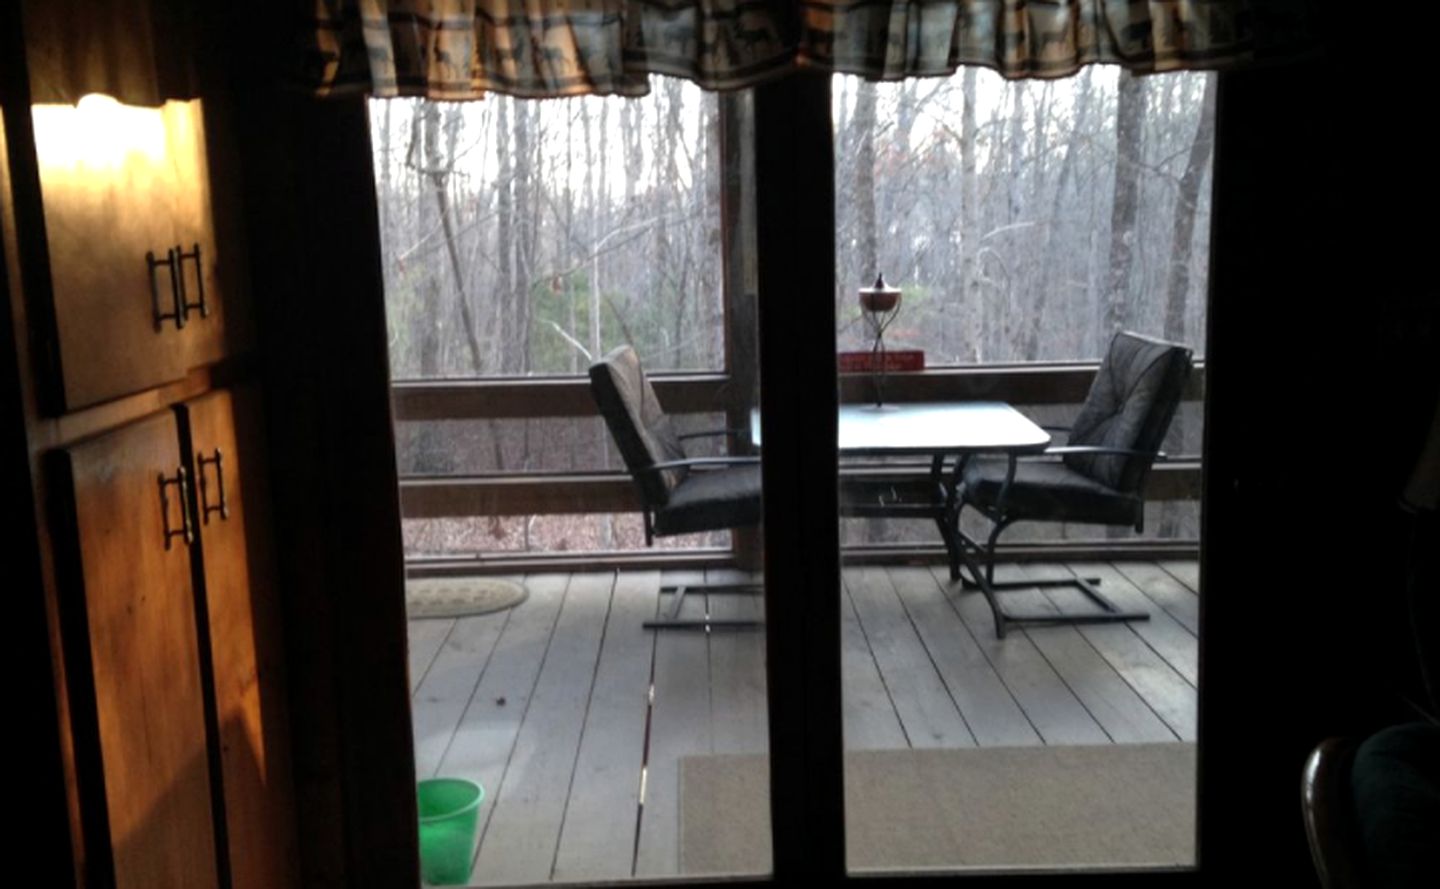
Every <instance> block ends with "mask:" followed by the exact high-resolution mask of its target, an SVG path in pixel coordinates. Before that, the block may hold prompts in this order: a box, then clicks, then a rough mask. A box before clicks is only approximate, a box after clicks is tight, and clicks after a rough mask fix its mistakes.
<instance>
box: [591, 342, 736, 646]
mask: <svg viewBox="0 0 1440 889" xmlns="http://www.w3.org/2000/svg"><path fill="white" fill-rule="evenodd" d="M590 393H591V395H593V396H594V398H595V404H596V405H597V406H598V407H599V409H600V415H601V416H602V417H604V418H605V425H606V426H607V427H609V429H610V435H611V436H612V437H613V438H614V439H615V446H616V448H617V449H618V450H619V451H620V457H621V459H623V460H624V461H625V467H626V469H628V470H629V472H630V477H631V479H632V480H633V481H634V483H635V489H636V491H637V493H638V494H639V495H640V507H641V510H642V512H643V513H644V517H645V545H646V546H650V545H651V544H652V543H653V542H654V539H655V538H656V537H666V536H669V535H674V534H696V533H701V532H705V531H721V530H728V529H734V528H746V527H752V526H755V525H758V524H759V523H760V516H761V506H760V490H761V482H760V458H758V457H743V456H726V457H687V456H686V455H685V450H684V448H683V447H682V445H681V443H682V442H683V441H686V440H688V439H692V438H700V437H706V436H719V435H729V434H730V431H729V430H723V429H722V430H714V431H709V432H697V433H692V434H689V435H678V434H676V432H675V428H674V426H673V425H672V424H671V422H670V418H669V417H668V416H666V415H665V412H664V410H663V409H662V408H661V407H660V401H659V399H658V398H656V396H655V390H654V388H653V387H652V386H651V385H650V381H649V380H648V379H646V378H645V372H644V370H643V369H642V368H641V366H640V357H639V356H638V355H637V354H635V350H634V349H633V348H631V347H630V346H621V347H619V348H617V349H615V350H613V351H612V352H610V353H609V354H608V355H606V356H605V357H603V358H601V359H600V360H599V361H597V362H595V363H594V364H592V365H590ZM760 590H761V587H760V586H759V585H757V584H688V583H687V584H676V585H674V586H666V587H662V588H661V592H673V593H674V594H675V599H674V603H673V605H672V607H671V608H670V612H669V614H668V615H667V616H666V617H665V618H663V619H659V620H651V621H646V622H645V627H646V628H650V629H702V630H706V631H708V630H711V629H720V628H728V629H742V628H749V627H757V626H759V625H760V623H759V622H758V621H753V620H715V619H712V618H710V617H709V615H708V614H707V615H706V616H705V617H704V618H703V619H682V618H680V617H679V614H680V608H681V605H682V604H683V602H684V599H685V595H686V593H688V592H701V593H738V594H757V593H759V592H760Z"/></svg>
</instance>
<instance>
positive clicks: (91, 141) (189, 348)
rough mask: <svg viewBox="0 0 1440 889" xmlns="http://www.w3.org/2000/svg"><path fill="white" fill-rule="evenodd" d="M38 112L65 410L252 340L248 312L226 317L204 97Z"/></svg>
mask: <svg viewBox="0 0 1440 889" xmlns="http://www.w3.org/2000/svg"><path fill="white" fill-rule="evenodd" d="M32 119H33V123H34V128H35V150H36V160H37V163H38V168H39V176H40V190H41V197H42V201H43V207H44V222H45V235H46V243H47V247H48V250H49V260H50V262H49V271H50V297H51V299H50V305H49V306H48V307H47V308H48V311H46V312H43V313H39V315H40V317H41V318H43V319H45V320H48V321H49V322H50V325H51V326H53V331H52V332H51V333H52V339H51V342H52V348H51V349H50V350H49V352H50V354H49V356H48V357H49V359H50V361H51V363H52V364H53V365H54V367H53V373H52V374H50V376H51V377H52V382H53V383H54V384H55V387H56V391H55V392H54V393H53V395H52V400H53V401H55V402H56V407H57V408H58V409H63V410H74V409H76V408H80V407H85V406H88V405H93V404H97V403H100V402H103V401H107V400H110V399H113V398H116V397H119V396H122V395H127V394H130V393H133V392H139V391H142V390H145V389H149V388H153V387H155V386H159V385H162V384H164V383H167V382H170V381H173V380H177V379H180V378H182V377H183V376H184V375H185V374H186V372H188V371H189V370H190V369H192V368H195V367H200V366H203V365H206V364H210V363H213V362H215V361H217V360H219V359H220V358H222V357H224V356H225V355H227V354H231V353H232V352H233V351H235V350H236V349H238V348H239V347H241V346H243V343H236V342H234V341H233V340H235V339H236V333H235V331H239V330H244V329H245V328H246V327H247V325H246V324H245V323H244V321H243V319H240V322H239V323H236V324H230V323H227V295H226V294H225V293H223V292H222V286H221V281H222V277H221V265H220V263H221V261H222V258H223V253H224V250H223V247H222V245H219V244H217V243H216V238H215V226H214V223H213V213H212V203H211V189H210V170H209V166H208V163H207V151H206V123H205V114H204V110H203V108H202V106H201V103H200V101H198V100H196V101H192V102H169V103H167V104H166V105H164V106H163V107H160V108H132V107H126V106H121V105H119V104H118V103H115V102H114V101H113V100H108V99H104V98H101V97H87V99H85V100H82V101H81V102H80V104H79V105H78V106H73V107H72V106H52V105H37V106H34V108H33V109H32ZM232 302H233V300H232ZM229 310H230V312H231V313H232V314H233V313H234V311H235V309H234V306H233V305H231V306H229ZM231 327H234V328H235V330H234V331H232V330H230V328H231Z"/></svg>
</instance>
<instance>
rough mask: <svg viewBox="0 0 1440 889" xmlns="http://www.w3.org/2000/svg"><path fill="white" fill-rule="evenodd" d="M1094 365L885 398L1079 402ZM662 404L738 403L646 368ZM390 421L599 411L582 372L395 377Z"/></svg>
mask: <svg viewBox="0 0 1440 889" xmlns="http://www.w3.org/2000/svg"><path fill="white" fill-rule="evenodd" d="M1098 367H1099V365H1098V364H1097V363H1037V364H1012V365H983V366H974V367H944V368H932V369H930V370H923V371H913V372H905V373H894V374H890V375H889V376H888V378H887V380H886V383H885V397H886V398H887V399H888V400H890V401H894V402H896V403H907V402H916V401H1008V402H1009V403H1011V404H1079V403H1080V402H1082V401H1084V400H1085V395H1086V393H1088V392H1089V391H1090V383H1091V381H1093V380H1094V378H1095V371H1096V369H1097V368H1098ZM650 379H651V382H652V383H653V384H654V386H655V394H656V395H657V396H658V397H659V399H660V404H661V406H662V407H663V408H664V409H665V410H666V411H667V412H669V413H673V414H700V413H718V412H723V411H726V410H729V409H734V408H736V407H742V406H743V405H744V404H745V396H746V393H737V392H732V391H730V378H729V377H728V376H727V375H725V374H721V373H676V374H660V373H657V374H651V375H650ZM1204 386H1205V366H1204V363H1203V362H1197V363H1196V367H1195V372H1194V373H1192V374H1191V375H1190V381H1189V384H1188V386H1187V387H1186V391H1185V395H1184V398H1185V400H1187V401H1198V400H1200V399H1201V398H1202V397H1203V393H1204ZM870 387H871V380H870V376H869V375H868V374H842V375H841V377H840V398H841V401H842V402H845V403H857V402H864V401H866V400H867V399H869V398H870V397H871V391H872V390H871V388H870ZM391 388H392V391H393V394H394V403H395V419H396V420H399V421H405V422H408V421H423V420H499V419H539V418H545V417H593V416H596V415H597V414H598V412H597V411H596V409H595V401H594V399H593V398H592V397H591V395H590V382H589V380H587V379H585V378H583V377H509V378H503V379H501V378H496V379H483V380H482V379H454V380H399V381H396V382H395V383H394V384H393V385H392V387H391Z"/></svg>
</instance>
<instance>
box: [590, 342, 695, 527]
mask: <svg viewBox="0 0 1440 889" xmlns="http://www.w3.org/2000/svg"><path fill="white" fill-rule="evenodd" d="M590 394H591V395H592V396H594V398H595V404H596V406H597V407H599V408H600V415H601V416H602V417H604V418H605V425H606V426H608V427H609V428H610V435H611V436H612V437H613V438H614V439H615V446H616V447H617V448H618V449H619V451H620V457H621V458H622V459H623V460H624V461H625V468H626V469H628V470H630V475H631V476H633V477H634V479H635V483H636V485H638V486H639V488H640V496H641V499H642V500H643V501H644V503H645V505H646V506H650V507H654V506H663V505H664V504H665V503H667V502H668V501H669V500H670V491H671V490H672V489H674V487H675V486H676V485H678V484H679V483H680V481H681V480H682V479H683V478H684V477H685V473H684V471H683V470H679V469H667V470H662V471H660V472H645V471H643V470H645V469H646V468H647V467H650V466H653V465H654V464H656V463H663V462H665V461H667V460H683V459H684V458H685V451H684V450H682V449H681V447H680V439H679V438H678V437H677V436H676V434H675V428H674V426H672V425H671V423H670V418H669V417H667V416H666V415H665V412H664V411H663V410H661V408H660V400H659V399H658V398H656V397H655V389H654V388H653V387H652V386H651V385H650V381H649V380H647V379H646V378H645V371H644V370H643V369H641V367H640V356H639V355H636V354H635V350H634V349H633V348H631V347H630V346H620V347H619V348H617V349H614V350H613V351H611V352H610V354H608V355H606V356H605V357H604V358H601V359H600V360H599V361H597V362H595V363H594V364H592V365H590Z"/></svg>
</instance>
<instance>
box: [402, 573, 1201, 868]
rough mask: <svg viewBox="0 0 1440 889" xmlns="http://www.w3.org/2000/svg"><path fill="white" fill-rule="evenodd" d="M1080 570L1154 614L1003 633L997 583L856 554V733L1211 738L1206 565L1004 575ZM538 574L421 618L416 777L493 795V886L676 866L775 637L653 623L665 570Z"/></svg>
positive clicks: (484, 845) (852, 583) (852, 686)
mask: <svg viewBox="0 0 1440 889" xmlns="http://www.w3.org/2000/svg"><path fill="white" fill-rule="evenodd" d="M1072 568H1073V569H1074V570H1075V571H1077V572H1083V573H1085V574H1086V575H1088V576H1098V577H1101V578H1102V580H1103V584H1102V589H1104V590H1105V591H1106V593H1107V595H1109V596H1110V597H1111V598H1112V599H1114V600H1115V601H1116V602H1118V603H1119V604H1120V605H1122V606H1124V607H1126V608H1141V609H1144V610H1147V611H1149V612H1150V614H1151V619H1150V620H1149V621H1144V622H1136V623H1133V624H1128V625H1116V624H1111V625H1096V626H1088V627H1045V628H1035V629H1028V630H1024V631H1018V630H1017V631H1012V632H1011V633H1010V634H1009V635H1008V636H1007V638H1006V639H1004V640H1003V641H1002V640H997V639H996V638H995V633H994V628H993V624H992V621H991V618H990V613H989V610H988V608H987V606H986V604H985V602H984V600H983V599H982V598H981V597H980V595H979V594H978V593H969V592H966V593H962V592H958V591H956V590H955V589H953V588H952V587H951V586H950V585H949V584H948V583H947V581H946V573H945V570H944V569H943V568H942V567H936V568H923V567H856V568H847V569H846V570H845V572H844V582H845V593H846V595H845V597H844V602H843V607H844V618H845V623H844V674H845V675H844V680H845V732H846V745H847V747H848V748H851V749H885V748H902V747H969V746H973V745H980V746H987V745H1009V746H1014V745H1030V744H1097V743H1098V744H1105V743H1115V744H1123V743H1138V742H1151V741H1176V740H1187V741H1189V740H1194V739H1195V737H1196V703H1197V699H1196V683H1197V675H1198V670H1197V644H1196V633H1197V630H1198V614H1199V595H1198V586H1199V584H1198V580H1197V577H1198V569H1197V565H1196V564H1195V563H1194V562H1160V563H1152V562H1116V563H1108V564H1107V563H1098V564H1097V563H1084V564H1076V565H1072V566H1066V565H1024V566H1005V567H1003V568H1002V569H1001V570H1000V571H998V572H997V578H999V579H1010V578H1017V577H1030V578H1034V579H1038V578H1041V577H1048V576H1054V575H1056V574H1057V573H1059V574H1065V573H1067V572H1069V571H1070V570H1071V569H1072ZM672 579H673V577H672V576H670V575H667V576H666V577H665V580H666V581H667V582H669V581H671V580H672ZM725 579H733V578H731V577H727V578H725ZM525 582H526V584H527V585H528V586H529V588H530V598H529V600H528V601H526V602H525V603H524V604H522V605H521V606H519V607H517V608H515V609H512V610H510V611H507V612H502V613H498V614H493V615H485V616H479V617H469V618H460V619H456V620H422V621H412V622H411V623H410V666H411V685H412V690H413V692H414V729H415V747H416V771H417V773H418V774H419V776H420V777H422V778H424V777H429V776H432V775H436V774H443V775H459V776H465V777H471V778H474V779H477V780H479V781H480V782H481V784H482V785H483V786H484V787H485V789H486V801H485V804H484V806H483V807H482V811H481V841H480V845H479V850H478V854H477V857H476V866H475V869H474V871H473V874H472V879H473V881H474V883H476V884H482V885H483V884H497V883H500V884H516V883H540V882H546V881H551V880H556V881H569V880H602V879H617V878H626V877H631V876H636V877H662V876H668V875H674V874H676V873H677V872H678V848H677V838H678V808H677V790H678V787H677V779H678V767H677V764H678V761H679V759H680V758H681V757H683V756H689V755H693V754H701V753H745V752H761V751H764V750H765V748H766V715H765V674H764V653H765V652H764V635H763V633H761V632H739V633H722V632H716V633H714V634H711V635H709V636H706V635H705V634H703V633H693V632H680V631H668V632H663V633H658V634H657V633H654V632H651V631H646V630H643V629H642V628H641V622H642V620H644V619H646V618H647V617H650V616H652V615H654V614H655V613H656V610H657V608H667V607H668V605H669V603H668V602H665V601H661V599H662V597H661V596H660V595H659V588H660V585H661V582H662V577H661V575H660V573H659V572H621V573H618V574H617V573H615V572H596V573H577V574H539V575H529V576H527V577H526V578H525ZM1006 595H1007V596H1008V597H1009V599H1008V600H1007V601H1008V602H1010V603H1013V605H1012V607H1013V608H1015V609H1017V610H1018V609H1020V608H1021V607H1024V608H1026V609H1042V608H1052V607H1055V606H1057V605H1058V606H1060V607H1062V608H1067V609H1069V608H1075V607H1083V605H1084V604H1085V600H1084V599H1083V597H1080V596H1079V594H1078V593H1071V592H1069V591H1066V590H1058V591H1055V590H1052V591H1046V592H1042V591H1041V590H1039V589H1038V588H1037V589H1036V590H1034V591H1026V592H1016V593H1009V594H1006ZM664 598H668V597H664ZM1076 600H1078V602H1077V601H1076ZM692 604H693V606H694V607H695V608H696V611H697V613H698V611H699V608H700V606H701V604H702V603H701V602H699V601H696V602H694V603H690V602H688V597H687V609H688V608H689V606H690V605H692ZM711 610H712V613H713V614H714V615H715V616H757V617H758V616H759V613H760V603H759V601H758V600H756V599H754V598H747V597H734V596H717V597H715V600H714V603H713V604H712V608H711ZM642 777H643V780H642ZM642 786H643V794H644V799H643V805H642V800H641V794H642Z"/></svg>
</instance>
